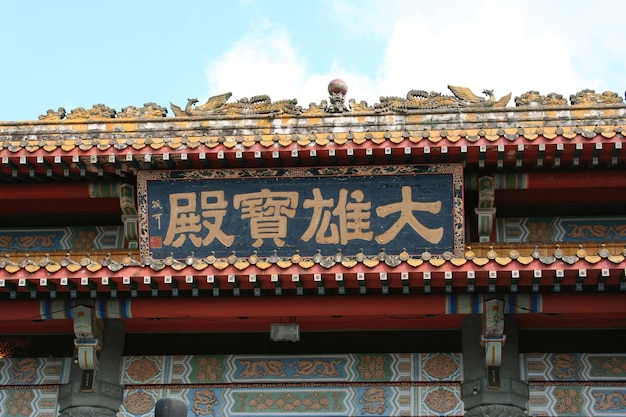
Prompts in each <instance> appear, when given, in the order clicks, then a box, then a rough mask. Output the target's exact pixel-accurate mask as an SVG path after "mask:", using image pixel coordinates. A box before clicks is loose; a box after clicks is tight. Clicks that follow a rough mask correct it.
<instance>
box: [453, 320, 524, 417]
mask: <svg viewBox="0 0 626 417" xmlns="http://www.w3.org/2000/svg"><path fill="white" fill-rule="evenodd" d="M504 317H505V318H504V329H505V331H504V333H505V335H506V343H505V344H504V346H503V348H502V359H501V365H500V366H499V367H497V368H496V367H490V368H489V370H488V369H487V367H486V362H485V349H484V347H483V346H482V343H481V342H482V336H483V323H482V316H481V315H471V316H467V317H465V318H463V320H462V343H463V381H464V382H463V384H462V386H461V399H462V400H463V404H464V407H465V417H526V413H525V410H526V408H527V404H528V384H527V383H526V382H524V381H521V380H520V364H519V348H518V328H517V321H516V319H515V317H514V316H510V315H505V316H504ZM494 368H496V369H494Z"/></svg>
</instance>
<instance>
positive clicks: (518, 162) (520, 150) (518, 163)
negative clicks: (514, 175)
mask: <svg viewBox="0 0 626 417" xmlns="http://www.w3.org/2000/svg"><path fill="white" fill-rule="evenodd" d="M523 164H524V145H523V144H519V145H517V154H516V156H515V168H521V167H522V165H523Z"/></svg>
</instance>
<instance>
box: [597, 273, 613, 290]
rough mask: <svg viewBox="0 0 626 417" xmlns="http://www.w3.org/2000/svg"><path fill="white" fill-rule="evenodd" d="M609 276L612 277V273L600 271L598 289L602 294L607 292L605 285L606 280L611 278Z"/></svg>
mask: <svg viewBox="0 0 626 417" xmlns="http://www.w3.org/2000/svg"><path fill="white" fill-rule="evenodd" d="M609 275H610V271H609V270H608V269H602V270H600V273H599V274H598V287H597V288H598V291H599V292H602V291H604V290H605V286H604V283H605V281H606V279H607V278H608V277H609Z"/></svg>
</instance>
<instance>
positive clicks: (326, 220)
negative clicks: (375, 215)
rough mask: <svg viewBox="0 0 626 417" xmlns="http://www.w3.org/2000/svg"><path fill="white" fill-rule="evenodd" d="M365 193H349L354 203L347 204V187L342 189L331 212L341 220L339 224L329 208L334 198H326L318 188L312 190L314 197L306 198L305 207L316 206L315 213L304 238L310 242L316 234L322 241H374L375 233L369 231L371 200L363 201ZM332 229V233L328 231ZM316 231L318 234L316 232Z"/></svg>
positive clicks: (342, 242) (357, 191)
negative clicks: (331, 219) (334, 220)
mask: <svg viewBox="0 0 626 417" xmlns="http://www.w3.org/2000/svg"><path fill="white" fill-rule="evenodd" d="M363 197H364V195H363V192H362V191H361V190H355V191H353V192H352V193H350V198H352V199H353V200H354V201H355V202H351V203H348V202H347V200H348V190H346V189H341V190H340V191H339V200H338V201H337V206H336V207H335V209H334V210H333V211H332V215H333V216H337V217H338V219H339V227H337V225H336V224H335V223H331V222H330V217H331V212H330V211H329V210H325V209H327V208H328V209H330V208H331V207H332V206H333V204H334V199H332V198H330V199H326V200H325V199H323V198H322V194H321V192H320V189H319V188H314V189H313V199H308V200H304V203H303V204H302V207H304V208H313V215H312V216H311V222H310V223H309V227H308V228H307V229H306V230H305V232H304V234H303V235H302V237H301V239H302V240H304V241H305V242H308V241H309V240H311V238H312V237H313V234H315V241H316V242H317V243H321V244H337V243H339V242H341V244H342V245H345V244H347V243H348V242H349V241H350V240H353V239H362V240H371V239H372V236H373V234H374V233H373V232H371V231H369V232H366V231H365V230H367V229H368V228H369V227H370V222H369V219H370V210H371V208H372V203H370V202H368V203H364V202H363ZM329 229H330V234H329V233H328V232H329ZM316 230H317V233H316Z"/></svg>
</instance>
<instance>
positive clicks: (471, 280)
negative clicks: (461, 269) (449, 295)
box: [467, 271, 476, 292]
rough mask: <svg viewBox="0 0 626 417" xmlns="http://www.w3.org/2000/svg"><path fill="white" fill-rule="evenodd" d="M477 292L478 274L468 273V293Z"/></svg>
mask: <svg viewBox="0 0 626 417" xmlns="http://www.w3.org/2000/svg"><path fill="white" fill-rule="evenodd" d="M475 290H476V272H475V271H467V292H474V291H475Z"/></svg>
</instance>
